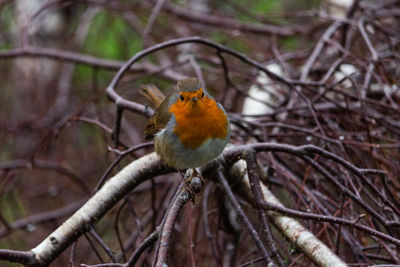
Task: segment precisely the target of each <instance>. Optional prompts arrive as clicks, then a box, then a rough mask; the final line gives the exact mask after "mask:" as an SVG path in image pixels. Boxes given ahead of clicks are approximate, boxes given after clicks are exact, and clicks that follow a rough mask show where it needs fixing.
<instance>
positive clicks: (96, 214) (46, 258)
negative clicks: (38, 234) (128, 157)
mask: <svg viewBox="0 0 400 267" xmlns="http://www.w3.org/2000/svg"><path fill="white" fill-rule="evenodd" d="M167 170H168V168H167V167H166V166H165V165H164V164H161V163H160V161H159V158H158V156H157V155H156V154H155V153H151V154H148V155H146V156H144V157H142V158H140V159H138V160H136V161H134V162H132V163H131V164H129V165H128V166H126V167H125V168H124V169H123V170H122V171H120V172H119V173H118V174H116V175H115V176H114V177H112V178H111V179H110V180H109V181H108V182H107V183H105V184H104V186H103V187H102V188H101V189H100V190H99V191H98V192H97V193H96V194H95V195H94V196H93V197H92V198H91V199H90V200H89V201H88V202H87V203H86V204H85V205H84V206H83V207H82V208H80V209H79V210H78V211H77V212H76V213H75V214H74V215H72V216H71V217H70V218H69V219H68V220H67V221H65V222H64V223H63V224H62V225H61V226H60V227H59V228H58V229H56V230H55V231H54V232H53V233H52V234H50V235H49V236H48V237H47V238H46V239H45V240H44V241H42V242H41V243H40V244H39V245H38V246H36V247H35V248H33V249H32V250H31V251H32V252H33V253H34V255H35V261H34V264H32V265H39V266H44V265H47V264H49V263H50V262H51V261H53V260H54V259H55V258H56V257H57V256H58V255H59V254H60V253H61V252H62V251H64V250H65V248H66V247H68V246H69V245H70V244H71V243H72V242H73V241H75V240H76V239H77V238H78V237H79V236H80V235H82V234H83V233H85V232H87V231H89V230H90V228H91V227H92V226H93V225H95V224H96V223H97V221H98V220H99V219H100V218H101V217H102V216H103V215H104V214H106V213H107V212H108V211H109V210H110V209H111V208H112V207H113V206H114V205H115V204H116V203H117V202H118V201H119V200H120V199H121V198H122V197H123V196H124V195H126V194H127V193H128V192H130V191H131V190H132V189H133V188H135V187H136V186H137V185H138V184H140V183H141V182H143V181H144V180H145V179H147V178H149V177H153V176H156V175H159V174H161V173H165V172H166V171H167Z"/></svg>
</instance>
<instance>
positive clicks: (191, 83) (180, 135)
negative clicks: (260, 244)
mask: <svg viewBox="0 0 400 267" xmlns="http://www.w3.org/2000/svg"><path fill="white" fill-rule="evenodd" d="M141 93H142V94H143V95H144V96H146V97H147V98H148V99H150V100H151V101H152V102H153V103H154V104H155V105H156V106H157V108H156V109H155V111H154V114H153V115H152V116H151V117H150V119H149V120H148V122H147V124H146V126H145V129H144V135H145V139H154V148H155V151H156V152H157V154H158V155H159V157H160V158H161V160H162V161H164V162H165V163H166V164H167V165H168V166H170V167H173V168H176V169H178V171H179V172H180V170H185V169H193V172H192V175H191V177H189V178H188V179H187V180H186V183H188V182H189V181H190V179H191V178H192V177H193V176H194V175H197V172H196V168H197V167H200V166H202V165H204V164H206V163H207V162H209V161H211V160H213V159H214V158H216V157H218V156H219V155H220V154H221V153H222V151H223V150H224V148H225V146H226V144H227V143H228V141H229V137H230V121H229V118H228V116H227V113H226V112H225V110H224V108H223V107H222V105H221V104H220V103H218V102H217V101H215V99H214V98H213V97H212V96H211V95H210V94H209V93H208V92H207V91H206V89H205V88H204V86H202V83H201V82H200V80H199V79H197V78H195V77H193V78H187V79H183V80H180V81H178V83H177V86H176V88H175V89H174V91H173V92H172V93H170V94H169V95H168V96H167V97H164V95H163V93H162V92H161V91H160V90H159V89H158V88H157V87H156V86H155V85H143V86H142V90H141ZM180 174H181V173H180ZM200 178H201V179H203V178H202V177H201V176H200ZM183 180H184V179H183Z"/></svg>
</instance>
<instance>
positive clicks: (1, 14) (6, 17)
mask: <svg viewBox="0 0 400 267" xmlns="http://www.w3.org/2000/svg"><path fill="white" fill-rule="evenodd" d="M14 20H15V17H14V16H13V10H12V5H7V6H5V7H4V8H2V9H0V28H1V30H2V33H1V35H5V34H11V32H7V31H6V29H8V30H9V31H10V30H11V29H12V28H13V27H14ZM1 35H0V36H1ZM0 40H1V42H0V50H3V49H10V48H11V47H12V44H11V42H7V41H5V38H0ZM8 41H10V40H8Z"/></svg>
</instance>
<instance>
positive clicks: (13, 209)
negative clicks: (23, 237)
mask: <svg viewBox="0 0 400 267" xmlns="http://www.w3.org/2000/svg"><path fill="white" fill-rule="evenodd" d="M0 199H1V201H0V209H1V213H2V215H3V216H4V218H5V219H6V220H7V221H15V220H17V219H19V218H21V217H23V216H25V214H26V210H25V207H24V203H23V202H22V199H21V197H20V195H19V194H18V192H17V191H15V190H11V191H9V192H8V193H7V194H2V195H1V197H0Z"/></svg>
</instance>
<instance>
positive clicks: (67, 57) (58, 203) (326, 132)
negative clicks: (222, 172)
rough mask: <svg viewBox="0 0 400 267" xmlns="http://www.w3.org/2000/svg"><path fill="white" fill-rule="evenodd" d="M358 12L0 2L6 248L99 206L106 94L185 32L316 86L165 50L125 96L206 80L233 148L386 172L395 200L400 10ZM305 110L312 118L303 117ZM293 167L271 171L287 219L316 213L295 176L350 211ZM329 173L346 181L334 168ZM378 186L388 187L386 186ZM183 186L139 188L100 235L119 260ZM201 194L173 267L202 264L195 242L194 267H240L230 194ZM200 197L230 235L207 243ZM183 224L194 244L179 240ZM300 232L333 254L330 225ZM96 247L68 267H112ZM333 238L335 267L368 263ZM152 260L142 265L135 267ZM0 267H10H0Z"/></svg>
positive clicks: (214, 57)
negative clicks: (291, 212) (304, 155)
mask: <svg viewBox="0 0 400 267" xmlns="http://www.w3.org/2000/svg"><path fill="white" fill-rule="evenodd" d="M355 2H356V4H354V2H353V1H345V0H341V1H336V2H334V1H328V0H321V1H319V0H312V1H309V0H298V1H292V0H268V1H265V0H222V1H210V0H187V1H185V0H178V1H167V0H159V1H135V0H131V1H124V0H111V1H102V0H86V1H83V0H82V1H68V0H53V1H51V0H50V1H45V0H0V81H1V82H0V90H1V91H0V248H4V249H17V250H29V249H30V248H32V247H34V246H36V245H37V244H38V243H39V242H40V241H41V240H43V239H44V238H45V237H46V236H47V235H48V234H49V233H50V232H51V231H52V230H53V229H55V228H56V227H57V226H58V225H60V224H61V223H62V222H63V221H64V220H65V218H67V217H68V216H69V215H70V214H72V213H73V211H75V210H76V209H77V208H78V207H80V205H82V203H83V202H84V201H85V200H86V199H87V198H88V197H89V196H90V195H91V194H92V192H93V190H94V188H95V186H96V184H97V183H98V182H99V180H100V179H101V177H102V176H103V175H104V173H105V172H106V170H107V168H108V167H109V166H110V164H111V163H112V162H113V160H114V159H115V157H116V155H115V153H114V152H113V151H112V149H115V146H114V143H113V140H112V138H111V132H112V130H113V127H114V125H115V118H116V106H115V103H113V102H112V101H110V100H109V99H108V98H107V96H106V94H105V89H106V88H107V86H108V84H109V83H110V82H111V80H112V78H113V77H114V75H115V74H116V72H117V71H118V69H119V68H120V67H121V66H122V65H123V64H124V63H125V62H126V61H127V60H128V59H129V58H131V57H132V56H134V55H135V54H136V53H138V52H139V51H141V50H143V49H145V48H147V47H150V46H152V45H155V44H157V43H160V42H164V41H168V40H171V39H175V38H180V37H187V36H201V37H204V38H207V39H209V40H212V41H214V42H216V43H219V44H223V45H225V46H227V47H229V48H231V49H233V50H236V51H238V52H240V53H243V54H245V55H246V56H247V57H249V58H251V59H254V60H256V61H258V62H260V63H262V64H263V65H265V66H267V68H268V69H269V70H271V71H273V72H274V73H277V74H279V75H281V76H284V77H286V78H288V79H293V80H302V81H305V82H306V81H319V82H321V84H320V86H315V85H312V84H311V85H309V86H299V87H296V88H297V89H296V90H299V91H300V94H299V95H297V96H296V97H294V96H293V92H294V89H293V88H291V89H290V88H288V87H287V86H286V85H285V84H282V83H280V82H277V81H276V80H273V79H270V78H268V77H267V76H266V75H264V74H262V73H259V71H258V70H257V69H256V68H254V67H252V66H249V65H247V64H244V63H243V62H241V61H240V60H238V59H237V58H235V57H232V56H229V55H227V54H224V53H222V54H218V53H216V51H215V50H213V49H211V48H210V47H207V46H204V45H199V44H194V43H191V44H184V45H179V46H174V47H172V48H167V49H162V50H161V51H159V52H156V53H152V54H150V55H149V56H147V57H145V58H144V59H143V60H140V61H139V62H138V63H135V64H134V65H133V67H132V69H131V70H130V71H129V72H128V73H127V74H126V75H125V76H124V77H123V79H122V81H121V83H120V85H119V87H118V88H117V89H116V91H117V92H118V93H119V94H120V95H121V96H122V97H124V98H125V99H128V100H131V101H134V102H136V103H139V104H142V105H147V104H149V102H148V101H147V100H146V99H145V98H144V97H143V96H142V95H141V94H140V93H139V89H140V85H141V84H147V83H153V84H155V85H157V86H158V87H159V88H160V89H161V90H162V91H164V92H165V93H168V92H170V91H171V89H172V88H173V87H174V85H175V84H176V82H177V81H178V80H180V79H182V78H184V77H190V76H199V75H200V76H201V77H199V78H201V79H203V80H204V82H205V84H206V87H207V89H208V91H209V92H210V93H211V94H212V95H213V96H214V97H215V98H216V99H217V100H218V101H219V102H220V103H222V104H223V106H224V107H225V109H226V110H227V111H228V112H229V113H230V116H231V121H232V127H233V131H232V139H231V143H233V144H243V143H248V142H256V141H261V142H262V141H274V142H282V143H289V144H293V145H303V144H315V145H318V146H321V147H324V148H326V149H328V150H330V151H332V152H334V153H336V154H339V155H340V156H342V157H344V158H345V159H347V160H349V161H350V162H352V163H353V164H355V165H357V166H360V167H363V168H378V169H383V170H386V171H388V173H389V176H390V178H389V181H388V185H389V186H388V187H389V188H390V190H392V191H393V192H394V193H393V194H392V195H393V197H394V198H396V197H397V200H398V198H399V197H400V196H399V195H398V192H399V189H400V186H399V184H400V182H399V178H398V172H397V171H398V168H399V166H398V159H399V156H400V155H399V149H398V148H399V146H400V144H399V141H398V140H399V139H398V138H399V135H400V126H399V118H400V117H399V112H400V110H399V106H398V105H399V104H400V103H399V102H400V101H399V100H400V97H399V89H398V81H399V77H400V75H399V70H398V65H399V53H398V52H399V41H400V34H399V31H398V29H399V26H400V25H399V24H400V23H399V19H398V13H394V14H393V13H390V10H395V11H396V10H397V11H398V10H399V8H400V6H399V3H398V2H396V1H355ZM378 11H381V12H384V11H387V14H380V13H379V12H378ZM374 12H378V13H374ZM361 18H362V19H363V20H361ZM360 21H361V22H360ZM364 21H367V22H366V23H365V24H366V25H365V27H364V24H363V23H364ZM335 23H336V24H337V25H336V26H334V25H335ZM358 23H361V25H362V27H360V26H357V25H359V24H358ZM362 30H365V31H366V32H367V33H366V34H367V36H369V37H370V39H369V40H368V39H365V38H363V32H362ZM369 46H372V47H373V49H372V50H371V47H369ZM316 49H320V50H319V51H316ZM313 51H316V52H315V53H316V54H314V56H313ZM374 53H375V54H374ZM371 62H373V64H372V67H371ZM224 65H226V68H224ZM369 68H372V71H369ZM225 70H227V71H228V76H226V72H225ZM310 104H312V105H313V107H314V111H316V113H315V114H313V112H312V109H308V108H307V107H309V105H310ZM310 110H311V111H310ZM315 117H317V118H318V120H319V123H318V120H317V122H316V120H315ZM146 120H147V118H146V116H144V115H143V114H139V113H137V112H136V113H135V112H130V111H125V112H124V113H123V118H122V124H121V127H122V128H121V133H120V141H121V145H120V146H119V147H118V149H120V150H124V149H127V148H129V147H132V146H135V145H138V144H141V143H143V142H144V137H143V127H144V124H145V122H146ZM151 151H153V148H152V147H151V146H145V147H144V148H143V149H139V150H137V151H135V152H134V153H131V154H130V155H129V156H127V157H125V158H124V159H123V160H122V161H121V163H120V165H119V167H118V166H117V167H116V168H115V169H114V170H113V171H112V173H111V174H115V173H116V172H117V171H118V169H119V168H120V167H123V166H125V165H126V164H128V163H129V162H131V161H132V160H134V159H135V158H137V157H140V156H142V155H144V154H146V153H149V152H151ZM287 159H288V158H287V157H285V156H281V157H278V159H277V160H276V163H275V164H277V165H276V166H278V165H279V166H282V165H285V166H286V168H287V169H289V170H290V172H288V171H286V172H285V171H284V169H283V168H282V169H280V171H279V168H276V166H275V167H274V169H278V171H277V173H276V174H275V175H274V177H273V178H271V179H270V180H269V183H271V186H273V187H274V188H276V190H277V191H276V192H277V193H278V195H280V196H281V197H282V198H281V201H283V202H286V204H287V205H288V206H291V207H292V208H299V209H303V208H304V209H307V208H309V209H311V210H312V211H314V210H315V209H317V210H318V208H315V206H314V205H313V204H312V203H311V202H312V201H311V200H310V199H307V198H306V197H304V194H303V193H302V190H301V186H302V185H295V184H288V183H290V182H289V181H290V179H288V178H287V177H288V176H293V177H298V178H299V181H300V183H301V181H303V182H304V183H305V184H307V185H308V186H309V187H310V188H311V190H312V191H313V192H315V194H317V195H318V194H320V195H318V196H317V197H318V198H319V199H320V200H321V201H322V202H323V203H325V202H324V201H326V205H327V208H328V209H329V210H330V211H331V213H332V214H334V213H335V211H337V210H338V209H339V208H340V207H338V206H337V205H336V203H341V201H342V200H340V197H339V194H337V191H336V189H332V188H331V187H329V186H326V185H322V184H321V182H322V180H321V178H320V177H319V176H318V175H316V174H315V172H314V171H312V170H309V169H307V174H304V170H305V168H306V167H307V166H306V165H305V164H304V162H302V163H300V161H299V162H297V161H293V162H287ZM260 161H262V162H264V163H265V164H264V165H263V168H265V170H266V171H267V169H268V166H270V164H269V163H271V162H273V160H271V158H270V157H269V156H268V155H267V154H265V155H263V156H262V159H260ZM287 169H286V170H287ZM336 172H340V170H335V169H333V170H332V174H336ZM396 172H397V173H396ZM288 173H289V174H288ZM290 173H291V174H290ZM308 175H309V176H308ZM345 176H346V178H343V179H345V180H346V179H349V180H351V178H349V176H348V174H345ZM346 181H347V180H346ZM346 181H345V182H343V183H345V184H347V182H346ZM372 181H373V182H376V185H377V186H378V187H379V188H384V184H383V183H381V182H380V180H379V178H373V179H372ZM178 182H179V177H178V176H177V175H176V174H171V175H169V176H163V177H158V178H157V179H154V180H153V181H152V183H153V184H152V183H151V182H150V181H149V182H146V183H144V184H143V185H141V186H140V187H139V188H137V189H135V192H133V193H132V194H131V195H130V198H126V199H125V200H124V201H121V203H119V204H118V205H117V206H116V207H115V208H114V209H113V210H112V211H111V212H110V213H108V214H107V216H105V218H103V219H102V220H101V221H100V222H99V223H98V225H97V226H96V231H97V233H98V234H99V236H101V238H102V239H103V240H104V241H105V242H106V243H107V244H108V246H110V247H111V248H112V249H113V250H115V251H116V254H117V255H118V256H119V257H120V258H123V257H124V256H123V251H127V255H128V257H129V255H130V254H129V252H131V251H132V250H133V249H134V247H135V244H138V243H140V242H141V240H143V238H144V237H146V236H147V235H148V233H150V232H151V231H152V229H154V226H155V225H158V223H159V222H160V219H161V218H162V215H163V212H164V209H165V207H164V206H163V200H164V199H168V197H171V194H172V193H171V192H173V190H172V189H174V188H175V187H176V185H177V183H178ZM354 183H355V185H353V187H352V188H353V189H354V190H356V189H357V188H358V189H359V193H360V194H361V195H364V194H368V190H363V185H362V184H361V183H359V182H358V181H356V182H354ZM303 186H304V185H303ZM152 187H153V189H151V188H152ZM207 190H208V191H207V192H208V193H207V194H203V196H202V197H201V199H200V200H199V201H198V202H197V203H196V205H194V206H189V205H188V206H187V207H186V208H185V212H184V213H185V216H184V217H183V218H182V219H181V223H180V225H179V227H181V228H179V227H178V231H179V232H180V234H179V235H178V237H177V238H176V239H177V240H175V242H176V245H175V246H174V247H173V254H172V255H171V257H172V259H176V260H177V261H178V262H179V263H180V265H182V264H184V265H185V266H186V264H189V263H190V262H193V261H191V259H190V258H189V256H188V255H187V252H188V250H189V248H188V247H189V246H190V242H189V241H190V240H192V241H193V240H195V243H196V255H195V262H196V263H197V266H219V265H220V264H221V263H222V262H223V261H224V260H223V255H225V254H224V251H225V250H226V249H227V247H228V244H231V243H232V244H236V245H237V248H236V249H237V250H236V251H237V254H236V256H235V260H234V261H233V265H232V266H239V265H240V264H242V263H245V262H247V261H249V260H251V258H254V257H255V255H254V254H255V249H254V247H251V246H250V247H248V245H246V244H248V243H249V242H250V239H249V237H248V236H243V235H240V234H239V233H240V231H238V229H236V230H235V225H233V226H232V225H231V224H232V223H227V222H223V219H221V218H222V217H223V216H222V215H220V216H219V215H216V214H217V213H218V212H219V211H220V210H222V209H227V210H228V211H229V209H230V208H229V207H221V206H219V205H220V204H219V202H220V200H221V199H222V198H223V197H222V196H221V195H220V194H218V192H219V189H218V188H217V187H216V186H213V187H210V188H209V189H207ZM314 190H315V191H314ZM316 191H318V192H319V193H317V192H316ZM356 191H357V190H356ZM396 192H397V195H396ZM385 194H386V193H385ZM388 194H389V195H390V193H388ZM204 195H206V196H207V201H208V202H206V203H208V206H209V210H208V212H209V216H210V225H211V227H212V232H215V233H217V232H218V231H221V236H220V239H218V240H216V241H212V240H215V239H212V238H211V239H210V238H208V237H206V235H205V232H207V231H208V230H207V229H204V227H205V226H204V225H203V223H202V222H203V215H204V214H203V212H204V210H202V207H201V204H202V201H203V200H202V198H203V197H204ZM322 195H323V197H322ZM310 201H311V202H310ZM343 201H344V200H343ZM368 201H371V203H373V201H372V200H368ZM328 203H329V204H328ZM346 205H347V204H346ZM352 205H353V204H351V203H350V204H349V206H346V210H345V212H344V213H345V214H347V215H349V216H350V217H351V216H353V215H355V214H359V213H360V212H362V211H359V210H358V207H351V208H350V206H352ZM347 207H349V209H348V210H347ZM247 208H248V209H250V208H249V207H247ZM382 212H383V211H382ZM189 215H190V216H189ZM254 216H256V215H254ZM189 218H190V219H189ZM188 225H191V227H189V229H192V230H190V231H192V232H190V233H191V234H190V233H187V231H186V230H185V229H187V227H188ZM306 226H308V227H309V228H310V229H311V230H312V231H313V232H314V233H319V231H322V234H321V235H320V237H321V238H322V239H323V240H324V242H326V243H327V245H328V246H332V248H334V247H335V244H334V243H335V234H333V233H336V232H335V231H336V230H335V229H324V227H323V224H314V223H309V224H308V223H307V224H306ZM229 227H231V228H232V227H233V229H234V230H232V229H230V228H229ZM237 227H239V228H240V226H237ZM328 228H329V227H328ZM193 229H194V230H193ZM206 230H207V231H206ZM324 231H326V232H324ZM329 231H331V232H329ZM232 233H233V234H232ZM186 235H191V236H189V237H188V236H186ZM352 238H353V239H355V240H357V242H356V241H354V240H353V239H351V240H353V241H352V242H356V243H357V244H359V245H360V246H364V247H368V246H370V245H376V244H378V243H377V242H376V241H374V239H371V238H370V237H367V236H364V234H362V233H361V234H360V233H359V234H354V236H352ZM93 240H94V238H93V236H87V237H86V238H85V237H82V238H81V239H80V240H79V242H78V243H77V245H76V246H77V248H78V249H76V252H75V255H74V261H73V262H75V264H80V263H86V264H94V263H98V262H99V257H100V258H101V257H102V258H104V259H107V256H106V254H105V253H104V252H102V251H101V249H99V246H98V244H97V243H96V242H95V241H93ZM239 240H240V241H241V242H239ZM340 242H342V243H343V245H342V246H341V248H340V250H339V255H340V256H341V257H342V258H344V259H345V260H346V261H347V262H360V257H361V256H360V257H358V256H355V255H354V254H352V253H351V250H350V251H347V250H346V248H349V247H350V246H351V244H352V243H351V241H349V240H341V241H340ZM91 243H95V244H92V245H93V246H94V247H97V250H98V251H99V254H100V255H101V256H97V255H96V253H94V249H93V247H92V245H91ZM121 246H122V247H124V249H121ZM280 246H281V248H282V250H285V251H287V254H288V256H287V257H285V258H286V259H287V263H288V265H289V264H290V263H292V264H294V266H308V265H309V264H310V262H309V261H308V260H307V259H306V258H304V257H303V258H301V257H300V259H297V257H298V255H297V254H296V252H294V254H291V253H292V252H290V244H288V243H286V242H285V241H282V242H281V244H280ZM389 248H390V246H389ZM372 249H374V248H372ZM375 249H379V244H378V246H377V247H375ZM360 250H361V251H363V249H362V248H361V249H360ZM389 250H390V249H389ZM215 251H217V252H215ZM70 252H71V248H69V249H68V250H66V252H65V253H63V254H62V255H61V256H60V257H59V258H58V259H57V260H56V262H55V263H54V265H52V266H66V265H68V264H71V263H70V257H71V256H70V255H71V253H70ZM149 253H151V252H149ZM215 253H217V255H216V254H215ZM365 253H367V252H365ZM368 253H369V252H368ZM370 254H371V255H375V256H376V257H373V256H371V257H370V258H369V257H368V256H365V255H364V256H365V257H364V256H363V257H361V258H362V261H364V262H375V260H377V262H395V260H394V259H393V255H390V253H388V252H387V251H384V252H382V251H370ZM377 255H378V256H379V255H382V256H381V257H380V258H379V257H378V256H377ZM147 256H149V255H147ZM397 257H400V255H397ZM376 258H377V259H376ZM178 259H179V260H178ZM105 261H106V262H108V261H109V260H108V259H107V260H105ZM149 262H151V260H149V259H144V257H143V259H141V261H140V265H138V266H142V265H143V266H148V264H149ZM172 262H174V261H172ZM182 262H183V263H182ZM207 264H210V265H207ZM0 266H16V265H13V264H8V263H5V262H1V263H0ZM172 266H178V265H172ZM193 266H194V265H193ZM226 266H228V265H226ZM255 266H256V265H255ZM260 266H261V265H260Z"/></svg>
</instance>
